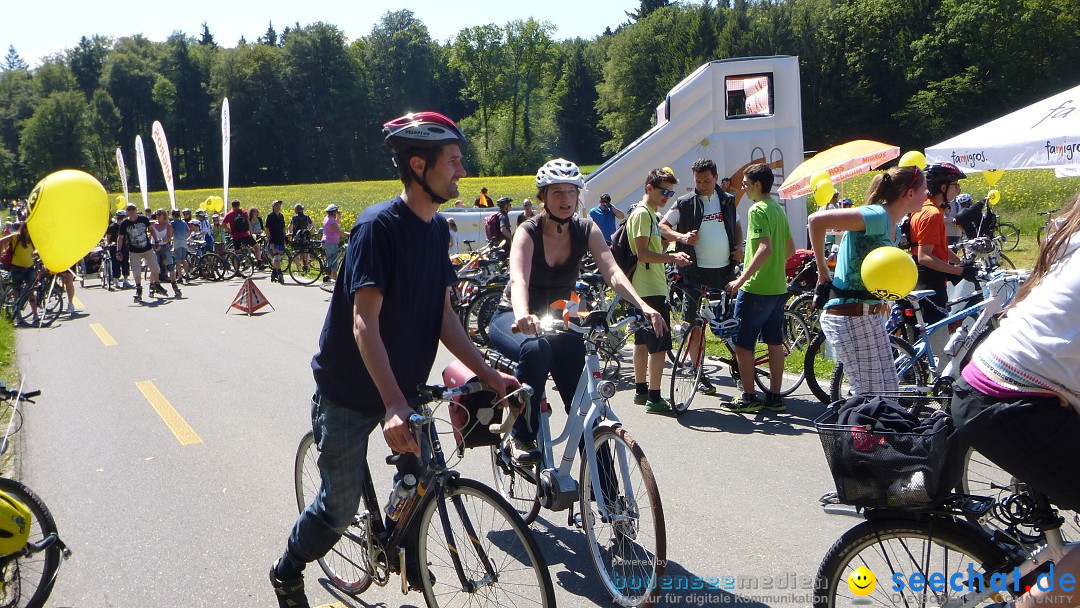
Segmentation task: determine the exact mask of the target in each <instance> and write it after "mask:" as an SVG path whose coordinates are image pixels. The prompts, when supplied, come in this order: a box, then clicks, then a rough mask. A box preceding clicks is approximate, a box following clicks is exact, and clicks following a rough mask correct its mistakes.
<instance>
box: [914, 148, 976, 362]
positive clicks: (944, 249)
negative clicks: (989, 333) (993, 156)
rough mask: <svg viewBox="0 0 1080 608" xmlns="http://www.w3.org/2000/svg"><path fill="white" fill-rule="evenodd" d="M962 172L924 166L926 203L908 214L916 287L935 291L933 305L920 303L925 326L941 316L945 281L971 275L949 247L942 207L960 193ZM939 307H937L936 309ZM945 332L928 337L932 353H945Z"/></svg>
mask: <svg viewBox="0 0 1080 608" xmlns="http://www.w3.org/2000/svg"><path fill="white" fill-rule="evenodd" d="M966 177H967V175H964V172H963V171H961V170H960V169H958V168H956V166H955V165H953V164H951V163H940V164H936V165H930V166H929V167H927V168H926V195H927V197H928V198H927V199H926V202H924V203H923V207H922V210H921V211H919V212H918V213H916V214H914V215H912V216H911V242H912V249H911V251H912V255H913V256H914V257H915V262H916V264H917V265H918V267H919V283H918V285H917V287H918V288H919V289H933V290H934V291H935V292H937V293H936V294H935V295H934V296H933V297H931V298H930V301H931V302H933V303H934V304H936V305H937V307H935V306H929V305H927V306H923V320H924V321H925V322H926V324H927V325H930V324H932V323H936V322H938V321H940V320H942V319H944V318H945V316H946V315H947V311H945V310H944V309H945V306H946V305H947V304H948V302H949V294H948V290H947V287H948V286H947V284H946V282H947V281H953V282H959V281H960V280H961V279H968V280H972V279H974V278H975V267H974V266H963V265H961V263H960V258H958V257H956V254H955V253H953V252H952V251H951V250H950V249H949V241H948V237H947V236H946V234H945V214H944V213H943V208H945V207H948V206H949V201H951V200H952V199H954V198H956V196H957V195H959V194H960V182H959V180H961V179H964V178H966ZM938 307H940V309H939V308H938ZM948 340H949V332H944V331H938V332H935V333H934V335H933V336H932V337H931V342H930V346H931V347H932V348H933V351H934V355H935V356H938V357H940V356H941V355H942V354H943V353H944V352H945V344H946V342H948Z"/></svg>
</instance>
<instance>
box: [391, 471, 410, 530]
mask: <svg viewBox="0 0 1080 608" xmlns="http://www.w3.org/2000/svg"><path fill="white" fill-rule="evenodd" d="M415 493H416V477H415V476H414V475H410V474H405V475H403V476H402V477H401V479H399V480H398V482H397V483H396V484H394V489H393V490H390V500H389V501H387V503H386V516H387V517H389V518H390V519H392V520H394V521H397V520H398V519H399V518H400V517H401V512H402V511H403V510H404V507H405V505H406V504H407V503H408V502H409V499H410V498H412V496H413V494H415Z"/></svg>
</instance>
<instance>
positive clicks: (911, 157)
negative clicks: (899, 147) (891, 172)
mask: <svg viewBox="0 0 1080 608" xmlns="http://www.w3.org/2000/svg"><path fill="white" fill-rule="evenodd" d="M899 166H901V167H918V168H920V169H925V168H926V155H925V154H923V153H922V152H919V151H918V150H911V151H909V152H904V155H903V156H901V157H900V164H899Z"/></svg>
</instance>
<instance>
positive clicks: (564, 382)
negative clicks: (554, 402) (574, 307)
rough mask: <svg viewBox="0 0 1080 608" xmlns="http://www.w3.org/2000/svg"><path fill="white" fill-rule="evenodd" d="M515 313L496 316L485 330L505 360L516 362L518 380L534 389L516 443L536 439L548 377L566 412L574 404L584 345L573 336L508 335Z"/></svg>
mask: <svg viewBox="0 0 1080 608" xmlns="http://www.w3.org/2000/svg"><path fill="white" fill-rule="evenodd" d="M513 325H514V313H513V312H510V311H506V312H499V313H496V314H495V317H494V318H492V319H491V325H489V326H488V339H489V340H490V341H491V345H492V346H494V347H495V349H496V350H498V351H499V353H500V354H502V355H503V356H504V357H509V358H511V359H513V360H514V361H517V362H518V374H517V378H518V380H521V381H522V382H525V383H526V384H528V385H529V386H531V387H533V390H534V391H535V392H534V393H533V397H532V408H530V412H529V417H528V419H527V420H526V419H525V418H524V417H522V418H518V420H517V422H515V423H514V430H513V435H514V437H517V438H518V439H524V440H533V439H536V432H537V429H538V428H539V424H540V397H541V396H542V395H543V394H544V387H545V386H546V385H547V377H548V374H549V373H550V374H551V379H552V380H554V381H555V386H556V387H558V389H559V396H561V397H562V400H563V405H564V406H565V408H566V411H567V412H569V411H570V405H571V404H572V403H573V402H574V393H575V392H576V391H577V384H578V378H580V377H581V370H583V369H585V342H584V341H583V340H582V339H581V336H578V335H575V334H555V335H549V336H544V337H542V338H537V337H536V336H525V335H522V334H515V333H512V332H511V331H510V328H511V327H512V326H513Z"/></svg>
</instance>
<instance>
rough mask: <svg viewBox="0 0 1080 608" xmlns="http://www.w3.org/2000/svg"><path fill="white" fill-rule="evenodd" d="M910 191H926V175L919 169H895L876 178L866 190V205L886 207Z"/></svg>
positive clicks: (908, 167) (911, 167) (907, 167)
mask: <svg viewBox="0 0 1080 608" xmlns="http://www.w3.org/2000/svg"><path fill="white" fill-rule="evenodd" d="M910 189H915V190H916V192H918V191H922V190H925V189H926V173H925V172H923V171H922V170H920V169H919V168H918V167H916V166H914V165H912V166H906V167H893V168H892V169H889V170H888V171H884V172H882V173H879V174H877V175H875V176H874V180H873V181H871V182H870V187H869V188H867V190H866V204H867V205H873V204H877V203H881V204H882V205H886V204H888V203H891V202H893V201H895V200H897V199H898V198H900V197H901V196H903V195H904V193H905V192H907V191H908V190H910Z"/></svg>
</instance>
